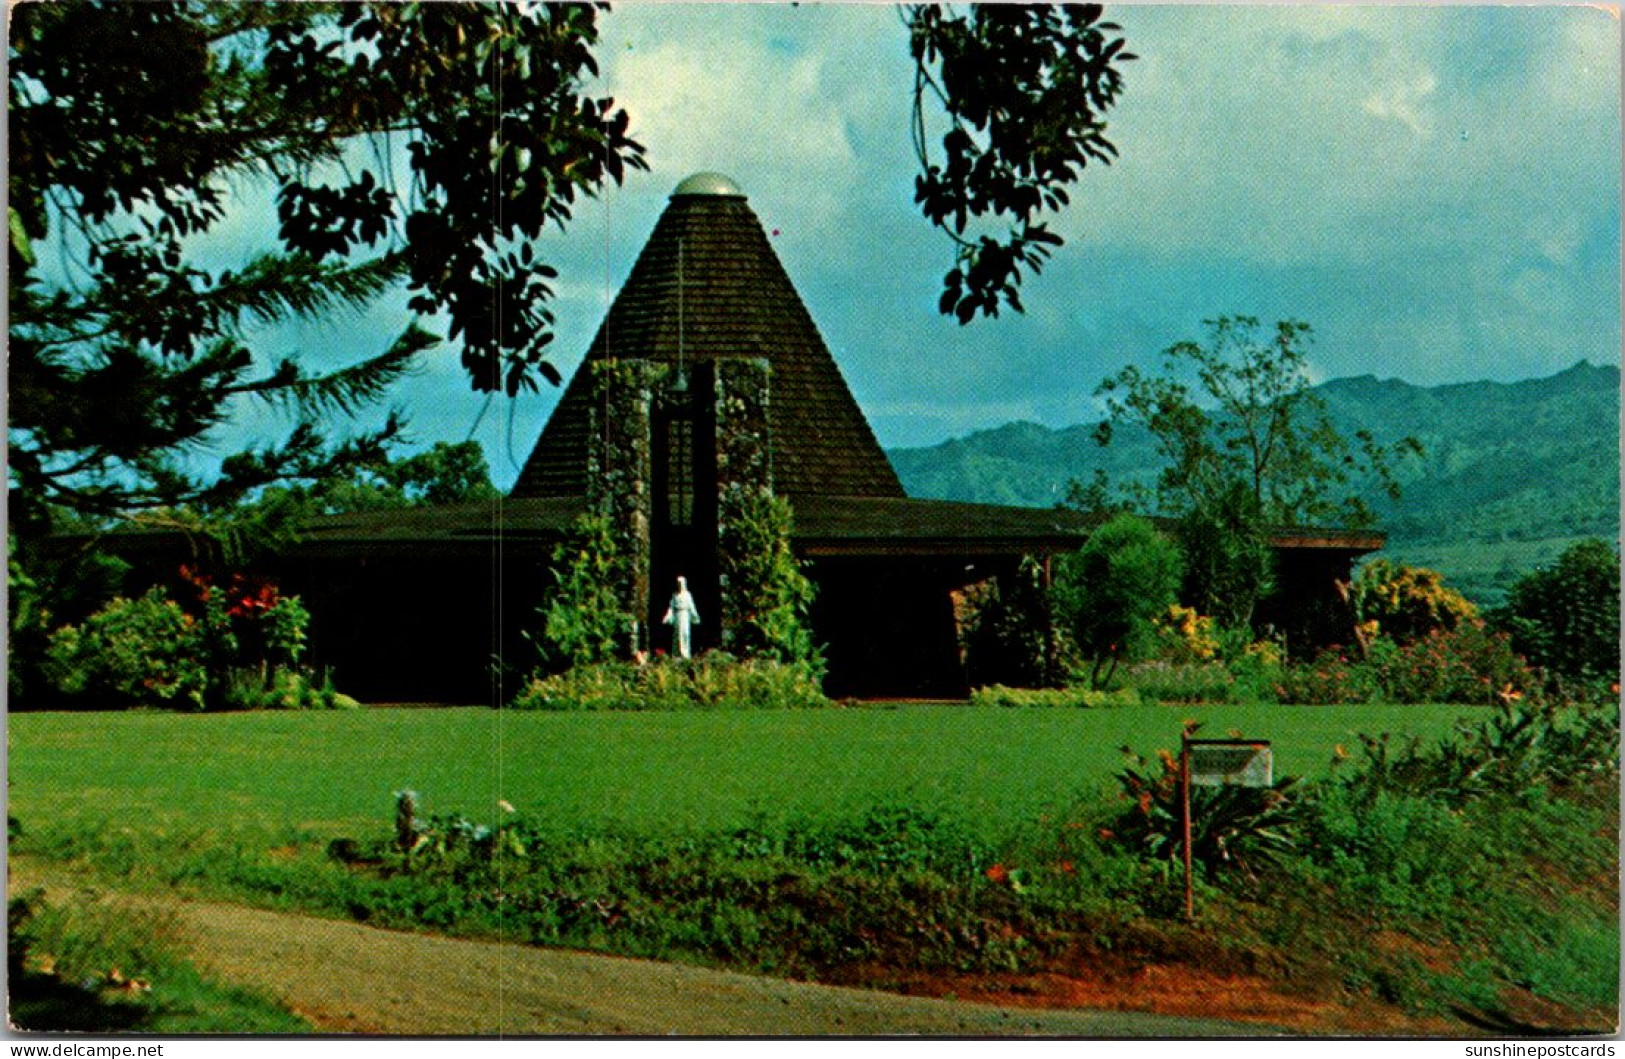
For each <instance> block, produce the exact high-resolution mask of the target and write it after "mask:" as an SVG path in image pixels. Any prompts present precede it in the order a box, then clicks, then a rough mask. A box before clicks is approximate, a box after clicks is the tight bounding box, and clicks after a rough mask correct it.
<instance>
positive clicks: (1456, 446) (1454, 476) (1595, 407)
mask: <svg viewBox="0 0 1625 1059" xmlns="http://www.w3.org/2000/svg"><path fill="white" fill-rule="evenodd" d="M1314 393H1315V394H1317V395H1318V396H1319V397H1320V398H1321V400H1323V401H1324V402H1325V403H1326V407H1327V409H1328V411H1329V412H1330V414H1331V417H1332V422H1333V423H1334V424H1335V425H1336V426H1337V427H1338V429H1339V430H1340V431H1342V432H1343V433H1344V435H1345V436H1348V435H1350V434H1352V433H1353V432H1354V431H1355V430H1359V429H1364V430H1368V431H1370V432H1371V433H1372V435H1373V436H1374V437H1375V438H1376V439H1377V440H1378V441H1379V442H1393V441H1396V440H1398V439H1400V438H1404V437H1414V438H1416V439H1417V440H1418V441H1420V442H1421V443H1422V447H1423V450H1424V451H1423V455H1422V456H1421V457H1420V458H1409V459H1406V460H1405V461H1403V462H1402V463H1401V464H1400V465H1399V466H1398V467H1397V468H1396V471H1397V476H1398V478H1399V481H1400V483H1401V485H1402V486H1403V490H1404V491H1403V495H1402V496H1401V498H1400V499H1399V501H1398V502H1391V501H1389V500H1388V499H1387V498H1386V497H1383V496H1381V495H1380V494H1378V493H1377V491H1376V490H1374V489H1372V490H1367V491H1366V495H1367V500H1368V502H1369V503H1370V504H1371V506H1372V508H1373V510H1374V511H1375V512H1376V513H1377V516H1378V528H1380V529H1382V530H1383V531H1384V532H1386V533H1387V534H1388V547H1387V549H1386V551H1385V553H1384V554H1386V555H1388V556H1389V557H1391V558H1394V559H1397V560H1399V561H1402V562H1410V563H1416V564H1418V565H1424V566H1431V567H1434V568H1436V569H1439V570H1441V571H1442V572H1443V573H1445V575H1446V576H1447V578H1448V579H1449V581H1450V582H1451V583H1452V584H1454V585H1455V586H1456V587H1458V588H1460V589H1461V590H1462V591H1463V592H1465V593H1467V594H1468V595H1469V596H1470V597H1472V598H1474V599H1475V600H1477V601H1478V602H1480V603H1482V604H1486V605H1492V604H1494V603H1497V602H1499V601H1500V599H1501V597H1502V595H1503V594H1504V592H1505V590H1506V588H1507V587H1508V586H1509V585H1510V584H1511V583H1512V582H1513V581H1514V580H1516V579H1517V578H1518V577H1520V576H1522V575H1523V574H1524V573H1526V572H1527V571H1528V570H1530V569H1533V568H1534V567H1536V566H1538V565H1541V564H1542V563H1546V562H1550V561H1551V560H1552V559H1555V558H1556V557H1557V555H1558V554H1559V553H1560V552H1561V551H1562V549H1563V548H1564V547H1566V546H1567V545H1568V544H1569V543H1571V542H1572V541H1574V540H1576V539H1579V538H1583V537H1605V538H1608V539H1611V540H1615V541H1617V540H1618V538H1619V527H1620V507H1619V503H1620V498H1619V479H1620V420H1619V415H1620V372H1619V368H1617V367H1614V366H1611V365H1610V366H1598V365H1594V364H1590V363H1588V362H1586V361H1580V362H1579V363H1577V364H1575V365H1574V366H1573V367H1571V368H1569V369H1567V370H1566V371H1562V372H1559V373H1558V374H1556V375H1552V376H1549V377H1546V378H1540V379H1527V380H1524V381H1521V382H1512V383H1500V382H1468V383H1455V384H1449V385H1443V386H1415V385H1412V384H1410V383H1406V382H1401V381H1399V380H1397V379H1379V378H1377V377H1376V376H1374V375H1361V376H1357V377H1354V378H1347V379H1334V380H1331V381H1329V382H1326V383H1322V384H1321V385H1319V386H1316V387H1315V388H1314ZM1094 429H1095V428H1094V424H1081V425H1078V426H1073V427H1065V428H1061V429H1053V428H1050V427H1044V426H1040V425H1038V424H1036V423H1028V422H1017V423H1008V424H1005V425H1004V426H1001V427H995V428H993V429H991V430H983V431H978V432H976V433H973V434H970V435H968V436H967V437H964V438H958V439H955V440H952V441H946V442H943V443H942V444H940V445H934V446H931V447H928V448H903V449H892V450H890V451H889V453H888V455H889V456H890V457H891V461H892V465H893V466H894V467H896V469H897V473H898V475H899V476H900V477H901V478H902V480H903V485H904V487H905V488H906V489H907V490H908V493H909V495H910V496H918V497H931V498H938V499H944V500H968V501H979V502H983V503H996V504H1017V505H1024V506H1037V507H1046V506H1049V505H1052V504H1055V503H1057V502H1059V501H1060V500H1061V499H1062V498H1063V497H1065V496H1066V492H1067V485H1068V483H1069V482H1071V481H1073V480H1077V481H1085V482H1086V481H1088V480H1090V479H1091V478H1092V477H1093V476H1094V473H1095V471H1096V469H1100V470H1104V471H1105V472H1106V474H1107V475H1108V477H1109V478H1110V479H1111V480H1112V481H1114V482H1129V481H1142V482H1146V483H1149V482H1151V481H1152V480H1153V479H1154V478H1155V476H1156V473H1157V471H1158V469H1159V466H1158V463H1157V458H1156V454H1155V449H1154V447H1153V444H1152V439H1151V437H1150V435H1149V434H1147V433H1146V432H1144V431H1143V430H1138V429H1126V430H1125V429H1118V430H1117V431H1116V432H1115V434H1114V438H1113V441H1112V443H1111V445H1110V446H1107V447H1105V448H1102V447H1101V446H1100V445H1099V444H1097V443H1096V441H1095V438H1094Z"/></svg>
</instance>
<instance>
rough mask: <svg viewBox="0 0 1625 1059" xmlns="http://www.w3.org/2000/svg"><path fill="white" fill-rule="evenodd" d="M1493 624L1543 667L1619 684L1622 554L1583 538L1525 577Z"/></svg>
mask: <svg viewBox="0 0 1625 1059" xmlns="http://www.w3.org/2000/svg"><path fill="white" fill-rule="evenodd" d="M1490 621H1491V624H1493V625H1495V626H1497V627H1498V628H1501V629H1504V630H1506V631H1507V632H1508V633H1510V634H1511V636H1512V646H1513V648H1514V650H1517V651H1518V652H1520V653H1521V654H1523V655H1524V656H1525V657H1526V658H1528V659H1529V661H1530V662H1531V663H1533V664H1534V665H1537V666H1543V667H1545V668H1547V669H1550V670H1551V671H1553V672H1554V673H1557V674H1559V675H1560V676H1565V677H1572V678H1577V679H1580V680H1587V679H1593V680H1602V681H1611V682H1613V683H1618V682H1619V644H1620V639H1619V634H1620V630H1619V552H1618V551H1617V550H1616V549H1615V548H1614V546H1613V545H1611V544H1609V543H1608V542H1607V541H1603V540H1588V541H1581V542H1580V543H1578V544H1575V545H1573V546H1572V547H1570V548H1569V549H1568V550H1567V551H1565V552H1564V553H1563V554H1562V555H1561V556H1559V557H1558V560H1557V562H1556V563H1554V564H1552V565H1551V566H1548V567H1543V568H1541V569H1539V570H1536V571H1534V572H1533V573H1531V574H1529V575H1527V576H1526V577H1524V578H1522V579H1521V580H1519V581H1518V582H1517V583H1516V584H1514V585H1513V586H1512V591H1511V592H1510V593H1508V595H1507V601H1506V605H1505V606H1504V607H1502V608H1501V609H1499V610H1497V611H1495V612H1494V613H1493V614H1492V615H1491V618H1490Z"/></svg>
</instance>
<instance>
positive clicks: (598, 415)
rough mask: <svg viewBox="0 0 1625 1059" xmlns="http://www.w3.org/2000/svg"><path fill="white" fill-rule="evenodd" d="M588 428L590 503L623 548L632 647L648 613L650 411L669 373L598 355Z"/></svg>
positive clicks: (640, 646)
mask: <svg viewBox="0 0 1625 1059" xmlns="http://www.w3.org/2000/svg"><path fill="white" fill-rule="evenodd" d="M592 370H593V391H592V392H593V402H592V416H591V419H590V422H591V428H590V429H591V434H590V437H589V438H588V442H587V460H588V467H587V481H588V482H589V483H590V485H589V490H590V491H589V493H588V496H587V503H588V507H589V508H590V509H591V510H592V511H595V512H598V513H601V514H604V515H607V516H609V520H610V525H611V527H612V528H613V532H614V534H615V538H616V543H617V545H618V547H619V550H620V552H621V556H622V558H623V560H624V561H623V563H622V564H621V578H622V581H621V584H620V585H619V586H618V587H617V595H618V596H619V597H620V598H621V600H622V601H623V605H624V606H625V609H626V611H627V612H628V613H629V614H631V615H632V628H631V629H629V630H628V644H629V650H630V651H640V650H645V649H647V648H648V646H649V631H648V630H647V629H645V628H644V627H643V620H644V616H645V615H646V614H648V613H649V526H650V519H651V517H652V510H651V505H652V503H653V497H652V495H651V494H652V489H651V484H650V483H651V475H652V466H651V462H650V461H651V452H650V449H651V444H652V442H651V432H650V411H651V409H652V407H653V404H654V395H655V391H656V390H657V389H658V388H659V387H660V385H661V384H662V382H663V380H664V379H665V376H666V374H667V368H666V367H665V366H664V365H660V364H655V363H653V362H650V361H646V360H628V361H616V360H608V361H599V362H597V363H594V364H593V365H592Z"/></svg>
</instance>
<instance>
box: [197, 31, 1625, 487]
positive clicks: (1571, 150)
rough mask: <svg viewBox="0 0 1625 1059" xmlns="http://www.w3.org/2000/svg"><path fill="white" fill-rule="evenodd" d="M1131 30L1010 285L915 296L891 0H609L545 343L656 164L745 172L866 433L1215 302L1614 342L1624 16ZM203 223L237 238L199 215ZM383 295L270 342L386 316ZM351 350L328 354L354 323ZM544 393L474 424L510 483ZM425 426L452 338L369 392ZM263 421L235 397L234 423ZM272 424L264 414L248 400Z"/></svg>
mask: <svg viewBox="0 0 1625 1059" xmlns="http://www.w3.org/2000/svg"><path fill="white" fill-rule="evenodd" d="M1108 13H1109V16H1110V17H1111V18H1113V19H1114V20H1116V21H1117V22H1119V23H1120V24H1121V25H1122V26H1123V30H1124V34H1125V35H1126V36H1127V38H1128V41H1129V45H1130V48H1131V50H1133V51H1134V52H1136V53H1137V54H1138V55H1139V56H1140V59H1139V60H1138V61H1136V62H1134V63H1131V64H1129V65H1128V66H1127V67H1126V76H1127V87H1126V91H1125V94H1124V97H1123V99H1122V102H1121V104H1120V106H1119V107H1118V109H1117V110H1116V111H1115V112H1114V113H1113V114H1112V115H1111V134H1112V138H1113V139H1114V141H1115V142H1116V144H1117V146H1118V148H1119V149H1120V151H1121V152H1122V157H1121V159H1120V160H1119V161H1118V163H1117V164H1115V165H1113V166H1112V167H1110V168H1100V169H1090V170H1089V171H1087V172H1086V173H1085V174H1084V176H1083V179H1082V181H1081V182H1080V184H1079V185H1078V187H1077V189H1076V191H1075V192H1074V195H1073V206H1072V208H1071V209H1070V210H1069V211H1068V212H1067V213H1065V214H1064V215H1063V216H1062V217H1061V218H1060V219H1059V220H1058V221H1057V222H1056V224H1055V227H1056V228H1057V230H1059V231H1061V232H1062V233H1063V234H1064V235H1065V236H1066V237H1067V245H1066V246H1065V247H1064V248H1062V249H1061V250H1060V251H1059V252H1057V254H1056V256H1055V257H1054V258H1053V259H1052V261H1051V263H1050V264H1049V266H1048V267H1047V268H1046V270H1045V272H1044V273H1043V275H1042V276H1040V277H1037V278H1035V279H1029V280H1028V281H1027V283H1026V285H1025V287H1024V294H1023V297H1024V300H1025V301H1026V303H1027V305H1028V312H1027V314H1026V315H1025V316H1014V315H1004V316H1001V317H1000V318H999V319H997V320H981V321H978V322H976V323H974V324H972V325H970V326H968V327H960V326H958V325H956V324H955V323H953V322H952V321H950V320H948V319H945V318H943V317H941V316H939V315H937V313H936V311H935V301H936V296H937V293H938V289H939V288H938V284H939V283H940V277H941V274H942V273H943V272H944V271H945V270H946V268H947V265H948V263H949V261H950V255H951V248H950V247H949V245H948V244H947V242H946V241H945V240H944V239H943V238H942V237H941V236H940V235H939V233H936V232H935V231H933V230H932V229H930V228H929V227H928V226H927V225H926V223H925V222H924V220H923V219H922V218H920V217H919V216H918V215H917V214H916V213H915V211H914V208H913V204H912V187H913V175H914V170H913V158H912V152H911V149H910V147H909V141H908V104H909V91H910V85H911V66H910V61H909V59H908V55H907V50H906V39H905V34H904V32H903V30H902V27H901V24H900V22H899V20H898V16H897V13H896V11H895V9H893V8H892V7H889V6H876V5H831V6H819V5H801V6H796V7H791V6H786V5H724V4H717V5H697V6H689V5H664V4H662V5H653V4H643V5H623V6H621V7H618V8H617V9H616V10H614V11H613V12H612V13H611V14H609V15H608V16H606V18H605V19H604V21H603V30H604V45H603V48H602V50H601V53H600V54H601V64H602V82H603V84H602V89H603V91H605V92H607V93H609V94H612V95H614V96H615V97H616V99H617V100H618V101H619V102H621V103H622V104H624V105H625V106H626V107H627V108H628V109H629V110H630V111H631V113H632V116H633V130H634V134H635V135H636V136H637V137H638V138H639V139H640V140H641V141H642V142H643V143H644V145H645V146H646V147H647V148H648V151H649V161H650V167H651V168H650V171H649V172H648V173H637V174H633V175H632V176H631V177H630V178H629V180H628V182H627V184H626V186H625V187H624V188H620V189H613V190H610V191H609V192H607V193H606V194H605V195H604V196H603V197H602V199H600V200H599V201H597V202H589V203H587V204H585V205H584V206H583V207H582V208H581V209H580V210H578V213H577V217H576V220H575V222H574V224H573V225H572V226H571V228H570V230H569V231H568V232H566V233H563V234H555V235H550V236H549V237H548V238H547V239H546V240H545V245H544V246H543V247H542V249H544V250H546V252H547V253H548V255H549V260H552V261H554V262H555V263H556V264H557V265H558V267H559V268H560V270H561V273H562V276H561V281H560V283H559V293H560V296H559V299H558V302H557V305H556V310H557V314H558V330H559V339H558V341H557V343H556V345H555V348H556V349H557V350H558V358H557V361H556V362H557V364H558V366H559V367H560V368H561V369H562V370H564V371H565V372H566V374H568V373H569V371H570V370H572V369H573V368H574V367H575V365H576V364H577V363H579V361H580V358H581V355H582V353H583V352H584V350H585V348H586V346H587V344H588V342H589V341H590V340H591V338H592V334H593V331H594V330H595V329H596V327H597V324H598V322H599V320H600V319H601V318H602V316H603V314H604V312H605V310H606V309H607V307H608V305H609V302H610V299H611V298H612V297H613V294H614V291H615V289H616V288H617V287H618V286H619V284H620V282H621V281H622V280H623V279H624V278H625V276H626V274H627V272H628V271H629V269H630V268H631V265H632V262H633V260H634V258H635V257H636V255H637V252H638V250H639V249H640V248H641V246H642V244H643V241H644V239H645V238H646V237H647V235H648V233H649V232H650V230H651V229H652V228H653V225H654V222H655V219H656V217H657V216H658V215H659V212H660V210H661V209H662V208H663V207H664V205H665V202H666V197H667V195H669V193H670V191H671V189H672V188H673V187H674V186H675V185H676V184H677V183H678V181H679V180H681V179H682V178H683V177H684V176H686V175H688V174H689V173H692V172H695V171H698V170H707V169H709V170H719V171H721V172H723V173H726V174H728V175H730V176H732V177H733V178H734V179H735V180H736V181H737V182H738V183H739V185H740V186H741V187H742V188H743V189H744V191H745V192H746V194H747V195H748V196H749V198H750V201H751V205H752V207H753V208H754V209H755V211H756V212H757V214H758V216H759V217H760V218H761V219H762V221H763V224H764V226H766V227H767V228H768V229H769V230H770V231H775V230H776V232H777V234H775V235H774V236H773V237H772V241H773V244H774V246H775V247H776V249H777V250H778V253H779V255H780V257H781V259H782V260H783V262H784V264H785V267H786V268H787V270H788V271H789V273H790V276H791V279H792V280H793V281H794V282H795V283H796V285H797V287H798V289H799V290H800V291H801V294H802V297H803V299H804V300H805V301H806V302H807V305H808V307H809V309H810V310H811V312H812V314H813V317H814V319H816V320H817V321H818V323H819V325H820V327H821V329H822V331H823V333H824V336H825V338H826V340H827V341H828V343H829V345H830V348H831V349H832V351H833V352H834V354H835V357H836V360H837V362H838V363H839V364H840V366H841V369H842V371H843V373H844V374H845V376H846V378H847V381H848V383H849V384H850V385H851V387H852V389H853V391H854V393H855V394H856V396H857V399H858V401H859V403H860V404H861V405H862V406H863V408H864V409H865V411H866V412H867V414H868V416H869V418H870V421H871V423H872V424H873V425H874V427H875V430H876V432H877V434H878V435H879V437H880V440H881V442H882V443H883V444H885V445H888V446H904V445H922V444H932V443H935V442H938V441H941V440H944V439H946V438H948V437H953V436H958V435H962V434H964V433H967V432H969V431H971V430H975V429H978V428H983V427H990V426H995V425H998V424H1000V423H1003V422H1007V421H1009V420H1012V419H1030V420H1034V421H1037V422H1040V423H1045V424H1048V425H1052V426H1062V425H1068V424H1072V423H1077V422H1084V421H1090V420H1093V419H1095V418H1097V415H1098V409H1097V407H1096V405H1095V402H1094V400H1093V398H1092V393H1093V391H1094V389H1095V387H1096V386H1097V385H1098V384H1099V382H1100V380H1101V379H1102V378H1103V377H1105V376H1106V375H1108V374H1110V373H1112V372H1115V371H1116V370H1118V369H1119V368H1121V367H1122V366H1124V365H1125V364H1129V363H1141V364H1149V363H1151V362H1152V360H1153V358H1154V357H1155V355H1156V353H1157V352H1158V351H1159V350H1161V349H1162V348H1164V347H1165V346H1167V345H1169V344H1171V343H1173V342H1175V341H1178V340H1180V339H1183V338H1194V337H1199V336H1200V334H1201V322H1202V321H1203V320H1204V319H1206V318H1210V317H1213V316H1217V315H1225V314H1248V315H1254V316H1259V317H1262V318H1264V319H1265V320H1276V319H1282V318H1288V317H1290V318H1295V319H1300V320H1305V321H1307V322H1309V323H1310V324H1311V325H1313V327H1314V328H1315V332H1316V340H1315V345H1314V346H1313V349H1312V355H1311V365H1312V370H1313V372H1314V373H1315V375H1316V376H1317V378H1333V377H1339V376H1348V375H1358V374H1365V373H1372V374H1376V375H1379V376H1383V377H1398V378H1402V379H1405V380H1408V381H1411V382H1415V383H1421V384H1437V383H1445V382H1454V381H1465V380H1470V379H1481V378H1488V379H1497V380H1512V379H1519V378H1527V377H1530V376H1535V375H1543V374H1550V373H1552V372H1555V371H1559V370H1561V369H1563V368H1565V367H1567V366H1569V365H1571V364H1573V363H1574V362H1575V361H1577V360H1580V359H1587V360H1590V361H1592V362H1594V363H1608V364H1611V363H1617V362H1618V360H1619V356H1620V344H1621V335H1620V302H1619V290H1620V23H1619V17H1618V13H1617V10H1605V9H1599V8H1591V7H1549V6H1548V7H1496V8H1490V7H1425V8H1414V7H1413V8H1380V7H1373V8H1350V7H1116V8H1112V7H1108ZM222 237H224V238H227V239H230V238H237V237H241V236H239V235H232V234H230V233H222ZM403 302H404V298H400V299H392V300H390V301H388V302H386V303H384V304H382V305H380V306H379V307H377V308H375V309H374V310H373V311H371V312H368V313H366V314H364V315H362V316H359V317H356V318H353V319H348V320H344V321H341V322H339V323H338V324H336V325H332V326H326V327H307V328H297V329H292V330H289V331H285V332H283V333H282V334H281V335H280V336H279V337H278V341H280V342H284V343H287V344H289V345H290V346H292V347H297V348H300V349H303V350H305V352H306V355H308V356H311V357H313V358H343V357H344V356H345V355H346V351H366V350H368V349H371V348H375V347H378V346H381V345H382V344H383V342H384V341H386V340H387V337H388V336H390V335H393V334H395V333H398V331H399V329H400V326H401V324H402V320H403V317H402V315H401V314H402V312H403V309H402V305H403ZM350 355H354V353H351V354H350ZM557 395H558V391H557V390H553V389H552V388H548V390H547V391H546V392H544V393H543V394H542V395H540V396H535V395H531V396H526V397H524V398H522V399H521V400H520V401H519V402H518V403H517V405H515V406H513V407H511V408H509V407H505V406H503V405H501V404H497V405H493V406H492V407H491V408H490V409H489V410H488V412H487V413H486V415H485V416H484V418H483V419H482V420H481V422H480V426H479V429H478V430H477V431H476V432H475V434H474V436H476V437H478V438H480V440H481V441H482V442H484V443H485V446H486V449H487V453H488V455H489V457H490V461H491V464H492V469H493V472H494V474H495V477H496V478H497V479H498V481H499V482H500V483H502V484H507V483H509V482H511V481H512V479H513V477H514V476H515V475H516V474H517V464H518V463H520V462H522V461H523V459H524V457H525V455H526V454H527V453H528V451H529V449H530V446H531V445H532V444H533V442H534V439H535V437H536V435H537V434H538V433H539V431H540V429H541V426H542V423H543V422H544V421H545V419H546V416H547V413H548V412H549V411H550V410H551V408H552V406H553V404H554V402H555V401H556V400H557ZM396 402H397V404H399V405H400V406H401V407H403V408H404V409H405V410H406V412H407V413H408V415H409V417H410V418H411V420H412V422H413V425H414V431H413V436H414V438H415V439H416V441H417V442H418V443H419V444H424V445H426V444H428V443H430V442H432V441H435V440H441V439H448V440H460V439H462V438H463V437H466V436H469V433H470V430H471V428H472V426H473V424H474V421H475V419H476V417H477V416H478V415H479V413H480V408H481V403H482V402H481V400H480V399H479V398H477V397H475V396H474V395H472V394H470V393H468V392H467V386H466V383H465V382H464V381H463V379H462V377H461V375H460V369H459V368H458V367H457V364H456V358H455V355H454V354H452V353H449V352H448V353H445V354H443V355H441V356H440V357H438V358H434V359H431V361H430V362H429V363H428V364H427V365H426V366H425V368H424V370H423V371H422V372H421V373H420V374H419V375H418V376H417V377H415V378H413V379H411V380H409V381H407V382H406V383H404V384H402V386H401V388H400V391H399V393H398V395H397V398H396ZM257 421H259V420H258V419H257V417H255V416H245V418H244V420H243V429H248V430H252V429H253V424H254V423H255V422H257ZM265 425H266V426H267V427H269V425H270V424H269V422H268V421H266V422H265Z"/></svg>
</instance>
